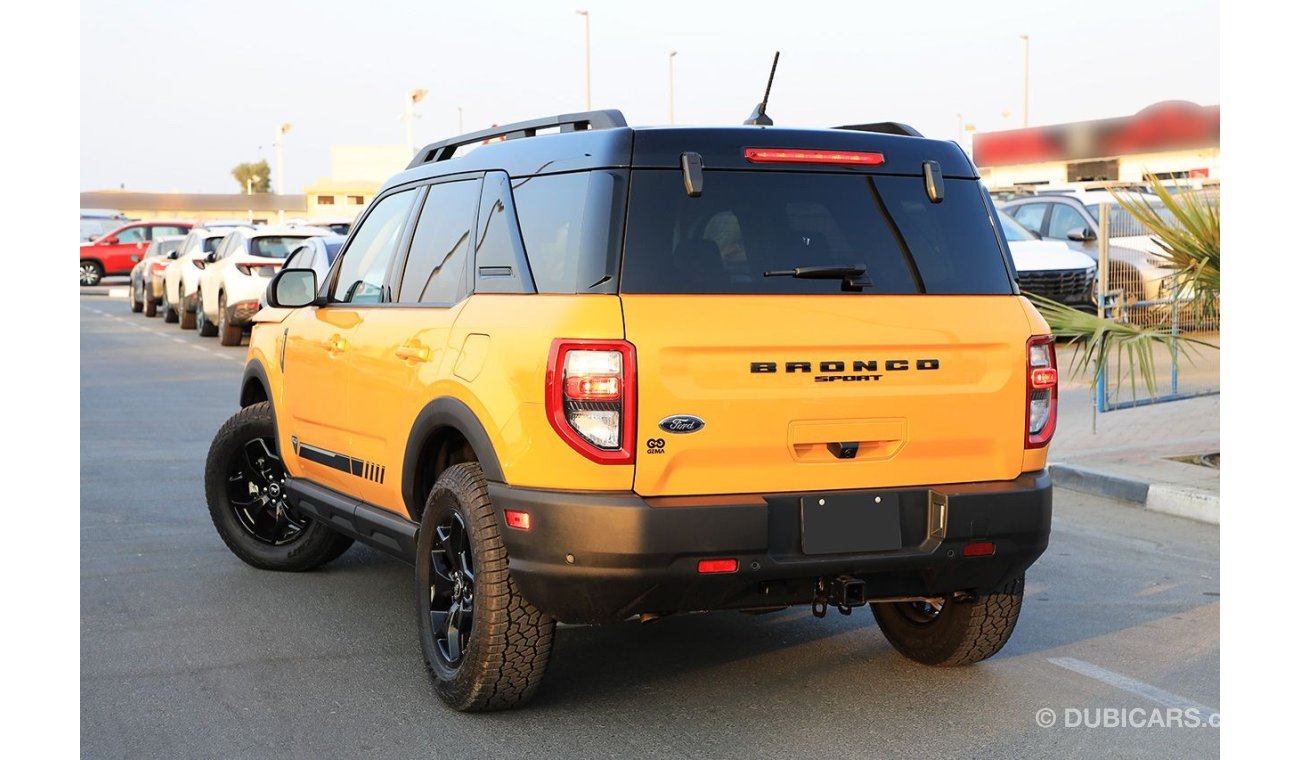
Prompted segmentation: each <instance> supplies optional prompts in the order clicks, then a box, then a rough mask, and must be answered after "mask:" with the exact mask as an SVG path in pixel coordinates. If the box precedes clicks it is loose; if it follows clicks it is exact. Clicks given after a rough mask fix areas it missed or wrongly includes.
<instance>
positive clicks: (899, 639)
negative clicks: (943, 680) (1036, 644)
mask: <svg viewBox="0 0 1300 760" xmlns="http://www.w3.org/2000/svg"><path fill="white" fill-rule="evenodd" d="M1024 589H1025V578H1024V576H1020V577H1018V578H1016V579H1014V580H1012V581H1011V582H1010V583H1008V584H1007V585H1005V586H1003V587H1002V588H1001V589H999V590H998V591H997V592H994V593H992V594H985V595H983V596H981V597H979V598H977V599H974V600H959V599H954V598H951V597H949V598H947V599H944V600H942V601H940V602H939V603H938V604H931V603H929V602H882V603H873V604H872V605H871V614H872V615H874V616H875V618H876V623H878V624H879V625H880V630H881V632H882V633H884V634H885V638H886V639H888V640H889V643H890V644H892V645H893V646H894V649H897V650H898V651H899V652H900V653H901V654H902V655H903V656H905V657H907V658H908V659H911V660H915V661H917V662H919V663H921V664H923V665H938V666H954V665H971V664H973V663H976V662H979V661H981V660H987V659H988V658H990V657H992V656H993V655H995V654H997V653H998V650H1000V649H1002V647H1003V645H1005V644H1006V643H1007V640H1008V639H1010V638H1011V632H1012V631H1014V630H1015V628H1016V620H1017V619H1018V618H1019V617H1020V603H1021V600H1022V599H1023V598H1024Z"/></svg>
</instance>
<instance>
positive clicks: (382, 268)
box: [334, 190, 415, 303]
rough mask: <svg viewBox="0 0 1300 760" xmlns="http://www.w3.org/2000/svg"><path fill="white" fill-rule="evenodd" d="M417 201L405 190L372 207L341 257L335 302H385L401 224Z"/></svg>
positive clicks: (335, 286) (411, 193) (413, 195)
mask: <svg viewBox="0 0 1300 760" xmlns="http://www.w3.org/2000/svg"><path fill="white" fill-rule="evenodd" d="M414 199H415V191H413V190H404V191H402V192H400V193H394V194H392V195H389V196H387V197H386V198H384V199H383V200H381V201H379V203H377V204H375V205H374V206H373V207H372V208H371V211H370V213H369V214H368V215H367V216H366V218H365V221H363V222H362V223H361V227H360V229H358V230H357V232H356V234H355V235H353V236H352V241H351V242H350V243H349V244H348V247H347V250H345V251H344V252H343V254H342V256H343V261H342V262H340V264H339V273H338V278H337V279H336V280H335V285H334V300H336V301H343V302H346V303H379V302H380V301H382V300H384V299H383V295H384V293H383V288H384V274H385V272H387V270H388V263H389V262H390V261H391V260H392V258H393V254H394V253H396V252H397V244H398V241H399V240H400V238H401V234H402V225H403V223H404V222H405V221H406V216H407V214H409V213H410V211H411V203H412V202H413V201H414Z"/></svg>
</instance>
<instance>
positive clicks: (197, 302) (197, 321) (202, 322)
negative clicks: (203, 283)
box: [194, 290, 217, 338]
mask: <svg viewBox="0 0 1300 760" xmlns="http://www.w3.org/2000/svg"><path fill="white" fill-rule="evenodd" d="M194 326H195V327H196V328H198V331H199V335H201V336H203V337H204V338H211V337H212V336H214V335H216V334H217V326H216V325H214V324H212V322H211V321H209V320H208V313H207V312H206V311H204V310H203V291H202V290H200V291H199V294H198V295H197V296H195V297H194Z"/></svg>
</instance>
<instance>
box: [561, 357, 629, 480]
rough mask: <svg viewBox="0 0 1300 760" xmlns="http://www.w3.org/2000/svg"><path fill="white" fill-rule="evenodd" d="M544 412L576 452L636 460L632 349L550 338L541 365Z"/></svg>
mask: <svg viewBox="0 0 1300 760" xmlns="http://www.w3.org/2000/svg"><path fill="white" fill-rule="evenodd" d="M546 416H547V419H549V420H550V421H551V427H553V428H555V432H557V433H559V434H560V437H561V438H563V439H564V440H565V442H566V443H568V444H569V445H570V446H572V447H573V448H574V450H576V451H577V452H578V453H580V454H582V455H583V456H585V457H586V458H588V459H590V460H591V461H593V462H599V463H601V464H632V463H633V462H635V461H636V447H635V445H634V441H635V440H636V349H634V348H633V347H632V344H631V343H628V342H627V341H624V340H563V339H560V340H556V341H555V342H553V343H552V344H551V356H550V359H549V360H548V362H547V365H546Z"/></svg>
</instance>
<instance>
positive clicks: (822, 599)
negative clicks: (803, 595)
mask: <svg viewBox="0 0 1300 760" xmlns="http://www.w3.org/2000/svg"><path fill="white" fill-rule="evenodd" d="M866 603H867V584H866V583H865V582H864V581H862V580H859V579H857V578H854V577H852V576H848V575H839V576H836V577H834V578H818V579H817V588H816V590H815V591H814V593H813V604H812V612H813V616H814V617H819V618H822V617H826V608H827V607H828V606H830V605H832V604H833V605H835V608H836V609H838V610H839V611H840V614H841V615H848V614H851V613H852V612H853V608H854V607H861V606H863V605H864V604H866Z"/></svg>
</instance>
